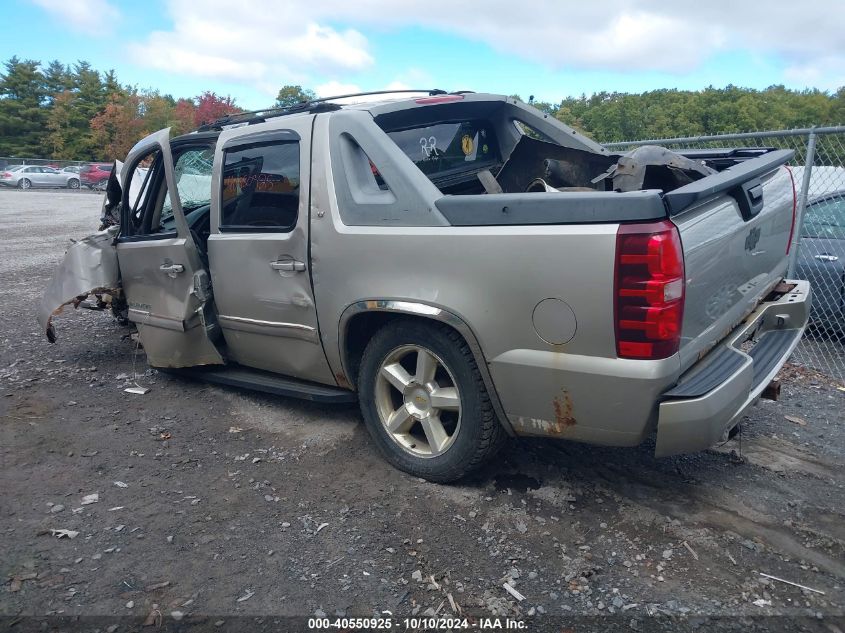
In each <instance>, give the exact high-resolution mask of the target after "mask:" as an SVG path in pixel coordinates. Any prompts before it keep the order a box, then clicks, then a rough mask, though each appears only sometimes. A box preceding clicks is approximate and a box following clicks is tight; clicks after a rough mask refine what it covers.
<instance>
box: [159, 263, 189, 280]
mask: <svg viewBox="0 0 845 633" xmlns="http://www.w3.org/2000/svg"><path fill="white" fill-rule="evenodd" d="M158 269H159V270H160V271H161V272H163V273H167V276H168V277H172V278H174V279H175V278H176V275H178V274H179V273H183V272H185V267H184V266H183V265H182V264H162V265H161V266H159V267H158Z"/></svg>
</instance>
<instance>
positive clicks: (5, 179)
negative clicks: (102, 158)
mask: <svg viewBox="0 0 845 633" xmlns="http://www.w3.org/2000/svg"><path fill="white" fill-rule="evenodd" d="M0 184H2V185H6V186H7V187H17V188H18V189H30V188H32V187H54V188H67V189H79V175H78V174H74V173H73V172H66V171H59V170H58V169H53V168H52V167H44V166H41V165H20V166H17V167H10V168H6V169H4V170H3V172H2V173H0Z"/></svg>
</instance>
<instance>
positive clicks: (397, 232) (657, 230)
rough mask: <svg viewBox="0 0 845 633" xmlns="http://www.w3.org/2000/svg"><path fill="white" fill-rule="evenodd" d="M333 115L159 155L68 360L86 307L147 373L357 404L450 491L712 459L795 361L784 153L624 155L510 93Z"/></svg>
mask: <svg viewBox="0 0 845 633" xmlns="http://www.w3.org/2000/svg"><path fill="white" fill-rule="evenodd" d="M339 101H341V100H340V99H338V98H336V99H334V100H331V99H329V100H315V101H310V102H304V103H301V104H299V105H297V106H293V107H291V108H288V109H284V110H275V111H274V110H270V111H264V112H254V113H246V114H242V115H235V116H232V117H230V118H226V119H223V120H220V121H218V122H216V123H215V124H212V125H209V126H206V127H205V128H201V129H200V130H198V131H196V132H193V133H191V134H187V135H185V136H180V137H177V138H170V133H169V130H162V131H161V132H158V133H156V134H153V135H151V136H149V137H147V138H145V139H144V140H142V141H140V142H139V143H138V144H137V145H136V146H135V147H134V148H133V149H132V151H131V152H130V153H129V155H128V156H127V157H126V162H125V167H126V168H125V169H123V170H122V172H121V177H120V178H116V177H114V176H113V177H112V179H111V182H110V184H109V187H108V191H107V195H106V201H105V204H104V217H105V218H106V219H108V218H111V219H112V222H113V223H114V225H113V226H110V227H108V228H106V229H105V230H103V231H102V232H100V233H97V234H95V235H93V236H91V237H88V238H86V239H83V240H81V241H79V242H76V243H75V244H73V245H72V246H71V247H70V249H69V250H68V252H67V255H66V257H65V261H64V264H63V265H62V267H61V269H60V270H59V271H58V272H57V274H56V277H55V278H54V280H53V282H52V283H51V284H50V286H49V287H48V289H47V291H46V294H45V296H44V298H43V300H42V302H41V304H40V308H39V317H40V322H41V326H42V327H43V329H44V331H45V333H47V335H48V337H49V338H50V339H51V340H54V338H55V335H54V331H53V327H54V326H53V324H52V319H53V317H54V316H55V315H56V314H57V313H58V312H59V311H60V310H61V307H62V306H65V305H68V304H72V305H77V304H78V303H79V302H80V301H81V300H82V299H84V298H85V296H87V295H89V294H92V293H93V294H95V295H97V296H98V297H99V300H101V301H105V302H111V304H112V306H113V309H114V310H115V311H121V310H122V311H123V314H125V315H126V316H127V317H128V319H129V320H130V321H132V322H133V323H134V324H135V326H136V327H137V329H138V334H139V337H140V342H141V343H142V344H143V348H144V350H145V352H146V354H147V358H148V360H149V363H150V365H151V366H153V367H157V368H161V369H166V370H169V371H175V372H177V373H184V374H187V375H189V376H193V377H198V378H201V379H204V380H209V381H213V382H218V383H223V384H228V385H236V386H240V387H247V388H253V389H258V390H262V391H267V392H272V393H276V394H282V395H285V396H296V397H304V398H309V399H312V400H317V401H328V402H344V401H354V400H358V401H359V402H360V406H361V411H362V413H363V417H364V420H365V422H366V425H367V428H368V429H369V432H370V434H371V435H372V437H373V440H374V441H375V443H376V444H377V445H378V447H379V448H380V450H381V451H382V453H383V454H384V456H385V457H386V458H387V459H388V460H389V461H390V463H392V464H393V465H394V466H396V467H398V468H400V469H402V470H404V471H407V472H409V473H412V474H414V475H417V476H420V477H425V478H427V479H430V480H432V481H439V482H447V481H452V480H455V479H458V478H460V477H462V476H463V475H465V474H466V473H467V472H469V471H470V470H472V469H474V468H477V467H478V466H479V465H481V464H482V463H483V462H485V460H488V459H489V458H490V457H491V456H492V455H494V454H495V452H496V450H497V449H498V448H499V447H500V446H501V445H502V443H503V441H504V440H505V439H506V437H507V436H509V435H510V436H512V435H533V436H544V437H550V438H558V439H567V440H577V441H581V442H589V443H594V444H604V445H614V446H633V445H636V444H639V443H641V442H643V441H644V440H645V439H646V438H647V437H649V436H651V435H653V434H654V435H656V454H657V455H658V456H663V455H671V454H677V453H682V452H689V451H697V450H702V449H706V448H707V447H709V446H711V445H713V444H714V443H716V442H718V441H720V439H723V438H725V437H728V436H730V435H731V434H732V432H733V430H734V429H735V428H736V427H737V425H738V423H739V421H740V419H741V418H742V416H743V413H744V412H745V410H746V409H747V408H748V407H749V406H750V405H752V404H753V403H754V402H755V401H756V400H757V399H758V398H759V397H760V396H761V394H762V393H763V391H764V389H765V388H766V387H767V385H768V384H769V383H770V381H771V380H772V379H773V377H774V375H775V373H776V372H777V371H778V369H779V368H780V367H781V365H783V363H784V362H785V361H786V359H787V358H788V357H789V355H790V353H791V352H792V350H793V349H794V347H795V345H796V344H797V343H798V340H799V339H800V338H801V335H802V333H803V330H804V328H805V326H806V323H807V318H808V312H809V307H810V286H809V284H808V283H807V282H806V281H799V280H785V279H784V278H783V276H784V274H785V271H786V265H787V254H788V252H789V249H790V242H791V235H792V231H793V225H794V220H795V187H794V183H793V180H792V177H791V175H790V172H789V170H788V168H786V167H785V165H786V163H787V162H788V161H789V160H790V159H791V158H792V152H791V151H786V150H766V149H753V150H750V149H736V150H713V151H697V152H689V153H685V154H684V155H680V154H677V153H673V152H671V151H669V150H667V149H664V148H659V147H642V148H639V149H636V150H634V151H632V152H630V153H627V154H624V155H618V154H612V153H609V152H608V151H607V150H606V149H604V148H603V147H601V146H600V145H598V144H596V143H594V142H592V141H591V140H589V139H587V138H585V137H584V136H582V135H580V134H579V133H577V132H576V131H574V130H573V129H570V128H568V127H566V126H564V125H563V124H561V123H560V122H559V121H557V120H555V119H554V118H551V117H549V116H546V115H544V114H543V113H541V112H539V111H537V110H535V109H533V108H531V107H529V106H527V105H525V104H523V103H521V102H519V101H516V100H514V99H511V98H507V97H504V96H496V95H489V94H474V93H454V94H446V93H443V92H442V91H432V92H431V93H430V94H428V95H426V96H411V97H408V96H404V95H403V96H402V97H401V98H395V97H393V98H392V99H389V98H385V100H384V101H380V102H377V103H364V104H360V103H359V104H352V105H342V104H341V103H339ZM109 223H110V222H107V224H109Z"/></svg>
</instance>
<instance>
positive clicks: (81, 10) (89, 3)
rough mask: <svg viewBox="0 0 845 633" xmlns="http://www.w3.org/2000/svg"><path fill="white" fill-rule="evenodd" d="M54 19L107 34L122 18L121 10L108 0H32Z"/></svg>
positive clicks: (95, 33) (82, 30)
mask: <svg viewBox="0 0 845 633" xmlns="http://www.w3.org/2000/svg"><path fill="white" fill-rule="evenodd" d="M30 1H31V2H32V3H33V4H35V5H37V6H39V7H41V8H42V9H44V11H46V12H47V13H49V14H50V15H51V16H52V18H53V19H54V20H56V21H57V22H60V23H61V24H64V25H66V26H68V27H69V28H71V29H73V30H74V31H81V32H83V33H86V34H88V35H98V34H105V33H106V32H107V31H108V30H109V29H110V28H111V27H113V26H114V24H113V23H114V21H115V20H119V19H120V11H118V10H117V7H115V6H113V5H112V4H110V3H109V2H108V0H61V1H59V2H56V1H55V0H30Z"/></svg>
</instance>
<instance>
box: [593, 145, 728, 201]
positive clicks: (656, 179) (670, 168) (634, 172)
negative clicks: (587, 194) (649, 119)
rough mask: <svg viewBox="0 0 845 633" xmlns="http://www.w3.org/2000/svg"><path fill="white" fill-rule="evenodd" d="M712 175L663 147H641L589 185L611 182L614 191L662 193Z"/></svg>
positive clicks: (708, 169)
mask: <svg viewBox="0 0 845 633" xmlns="http://www.w3.org/2000/svg"><path fill="white" fill-rule="evenodd" d="M715 173H716V172H715V171H714V170H713V169H710V168H709V167H707V166H706V165H704V164H703V163H700V162H697V161H694V160H691V159H689V158H687V157H686V156H681V155H680V154H676V153H675V152H673V151H671V150H668V149H666V148H665V147H660V146H659V145H643V146H642V147H637V148H636V149H633V150H631V151H630V152H628V153H626V154H625V155H623V156H621V157H620V158H619V160H618V161H617V162H616V164H615V165H613V166H612V167H611V168H610V169H609V170H608V171H607V172H605V173H603V174H600V175H599V176H596V178H594V179H593V182H600V181H601V180H604V179H605V178H612V179H613V190H614V191H622V192H625V191H640V190H641V189H661V190H663V191H664V192H666V191H672V190H673V189H677V188H678V187H683V186H684V185H688V184H689V183H691V182H695V181H696V180H700V179H701V178H704V177H705V176H709V175H711V174H715Z"/></svg>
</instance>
